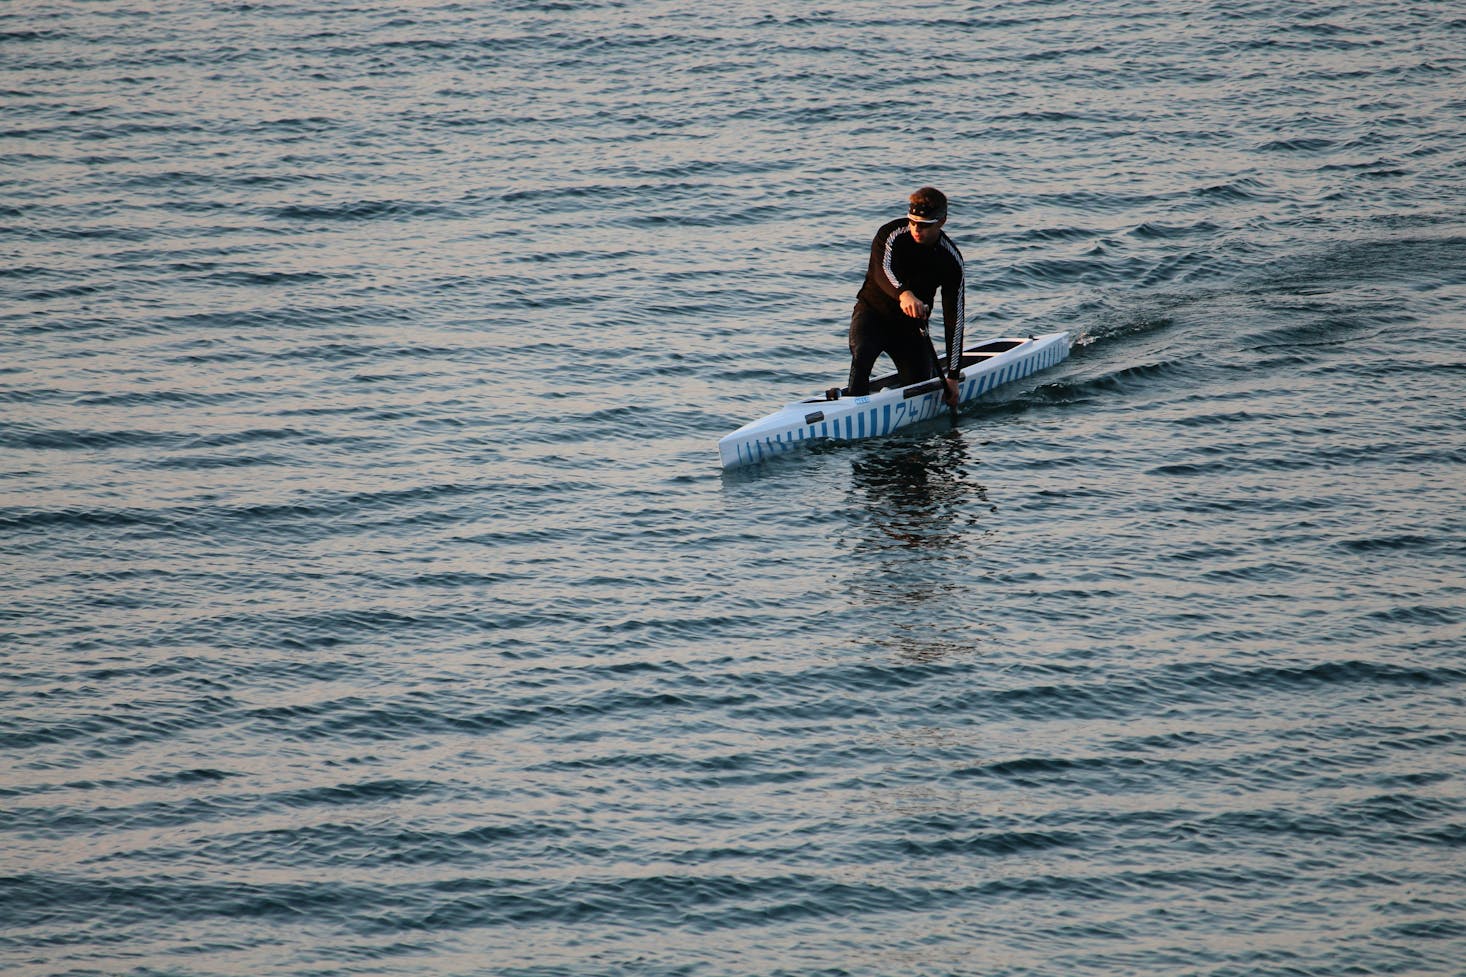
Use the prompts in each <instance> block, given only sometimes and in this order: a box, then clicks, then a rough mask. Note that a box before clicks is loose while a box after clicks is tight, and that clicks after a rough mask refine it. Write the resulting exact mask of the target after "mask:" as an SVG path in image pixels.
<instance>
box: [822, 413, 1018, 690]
mask: <svg viewBox="0 0 1466 977" xmlns="http://www.w3.org/2000/svg"><path fill="white" fill-rule="evenodd" d="M975 466H976V460H975V459H973V458H972V457H971V454H970V452H969V450H968V445H967V442H966V440H965V439H964V438H963V437H962V434H961V432H960V431H957V430H952V431H946V432H941V433H939V434H933V435H931V436H930V437H926V438H922V439H921V441H919V442H915V443H911V444H905V445H883V446H881V447H880V448H879V449H877V450H874V451H871V452H868V453H865V454H863V455H862V457H860V458H858V459H857V460H856V461H855V462H854V463H853V464H852V475H853V478H852V481H851V493H850V494H851V502H852V503H853V504H852V505H851V507H850V511H851V514H852V515H851V518H852V520H853V521H854V524H855V527H856V528H857V531H856V532H854V533H852V534H851V535H850V536H849V537H848V538H847V539H846V543H847V545H848V548H849V552H848V553H846V554H845V558H844V562H845V563H846V565H847V566H848V567H849V568H850V569H851V570H852V571H853V572H852V573H851V574H850V578H849V581H848V589H849V592H850V594H851V597H852V598H853V599H854V600H855V601H856V602H857V605H856V606H858V607H860V608H861V610H862V616H868V615H874V616H875V617H877V618H884V619H885V621H886V622H887V623H886V626H883V627H881V628H880V633H881V635H882V636H881V637H876V635H875V634H871V633H867V634H866V635H864V636H863V637H862V638H860V639H858V640H859V642H860V643H863V644H867V645H868V644H869V643H870V642H871V641H872V640H874V642H875V643H876V644H878V645H882V646H886V647H889V648H891V649H892V650H893V651H894V652H895V654H896V655H897V657H899V658H901V659H905V660H907V661H915V662H930V661H935V660H938V659H943V658H947V657H949V656H951V655H953V654H957V653H966V652H970V651H971V650H972V646H973V641H974V638H973V635H972V632H971V630H970V625H971V622H972V621H973V619H974V617H976V616H977V615H975V614H974V613H973V609H972V608H970V607H968V606H965V605H967V604H969V603H970V598H971V596H972V589H971V584H972V578H973V575H974V574H975V573H979V574H980V572H981V569H980V559H981V554H980V547H981V541H982V539H983V538H984V537H985V536H986V535H987V531H986V530H985V529H984V527H983V526H982V519H983V517H984V516H987V515H989V514H991V513H992V512H994V511H996V510H995V507H994V506H993V505H992V503H991V502H989V501H988V494H987V489H986V488H985V487H984V486H982V485H981V484H979V483H978V482H977V480H976V479H974V478H973V477H972V472H973V468H974V467H975Z"/></svg>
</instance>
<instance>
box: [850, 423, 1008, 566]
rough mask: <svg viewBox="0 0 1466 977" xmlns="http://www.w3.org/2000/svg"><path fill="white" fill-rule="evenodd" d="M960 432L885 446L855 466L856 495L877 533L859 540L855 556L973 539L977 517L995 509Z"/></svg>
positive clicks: (854, 487) (860, 506)
mask: <svg viewBox="0 0 1466 977" xmlns="http://www.w3.org/2000/svg"><path fill="white" fill-rule="evenodd" d="M973 465H974V462H973V460H972V458H971V457H970V455H969V452H968V450H967V442H966V441H965V440H964V439H963V437H962V435H961V433H960V432H958V431H955V430H954V431H944V432H942V433H940V434H936V435H933V436H932V437H929V438H923V439H922V440H921V441H919V442H915V443H912V444H908V445H901V446H899V447H895V446H893V447H892V449H890V450H881V451H877V452H873V453H871V454H869V455H866V456H865V457H863V458H859V459H857V460H856V461H855V463H854V464H853V466H852V468H853V474H854V479H853V480H852V486H851V487H852V494H853V495H854V496H855V499H854V501H855V502H856V503H857V506H858V508H859V509H861V510H864V512H865V513H866V515H868V516H869V525H870V527H871V528H872V529H874V530H876V531H878V532H879V533H880V534H881V535H882V536H884V537H885V538H884V539H882V538H880V537H878V536H876V535H875V534H874V533H872V534H870V538H868V539H866V540H864V541H863V542H862V541H861V540H859V539H858V538H857V539H856V541H855V547H854V549H855V552H854V553H852V554H851V556H852V557H856V558H858V557H860V556H861V554H862V552H864V553H866V555H869V551H870V550H871V549H875V550H881V549H887V548H890V547H892V546H902V547H932V548H943V547H951V546H956V545H957V544H959V543H961V542H963V541H964V540H970V537H971V535H972V533H974V532H976V531H978V519H979V516H980V515H982V514H984V513H988V512H991V511H993V507H992V505H991V504H990V503H989V502H988V497H987V489H986V488H984V487H983V486H982V485H980V484H978V483H977V481H976V480H975V479H973V477H972V471H971V469H972V467H973Z"/></svg>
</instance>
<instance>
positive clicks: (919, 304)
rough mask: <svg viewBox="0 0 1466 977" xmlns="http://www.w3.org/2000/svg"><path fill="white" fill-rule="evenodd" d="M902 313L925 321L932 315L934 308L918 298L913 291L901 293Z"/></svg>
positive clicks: (908, 290)
mask: <svg viewBox="0 0 1466 977" xmlns="http://www.w3.org/2000/svg"><path fill="white" fill-rule="evenodd" d="M901 311H902V312H904V313H906V314H907V315H909V316H911V318H913V319H925V318H926V317H927V316H929V315H931V314H932V307H931V306H929V305H927V304H926V303H925V302H923V301H922V300H921V299H919V298H917V297H916V293H915V292H913V291H912V290H911V289H909V288H908V289H907V290H906V291H904V292H902V293H901Z"/></svg>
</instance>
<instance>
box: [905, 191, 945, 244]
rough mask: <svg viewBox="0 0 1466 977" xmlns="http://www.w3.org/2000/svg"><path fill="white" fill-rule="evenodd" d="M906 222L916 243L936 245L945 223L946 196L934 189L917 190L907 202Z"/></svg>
mask: <svg viewBox="0 0 1466 977" xmlns="http://www.w3.org/2000/svg"><path fill="white" fill-rule="evenodd" d="M906 222H907V225H908V226H909V227H910V228H911V236H912V237H914V238H916V240H917V242H918V243H921V244H935V243H937V240H938V239H939V238H940V237H941V236H942V225H943V224H945V223H947V197H946V195H945V194H943V193H942V191H940V190H938V189H937V188H936V187H922V188H921V189H920V190H917V191H916V192H915V193H913V194H912V195H911V197H910V198H909V199H908V201H907V206H906Z"/></svg>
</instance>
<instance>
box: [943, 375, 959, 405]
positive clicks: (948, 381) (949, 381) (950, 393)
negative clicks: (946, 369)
mask: <svg viewBox="0 0 1466 977" xmlns="http://www.w3.org/2000/svg"><path fill="white" fill-rule="evenodd" d="M942 383H943V385H944V386H946V388H947V389H946V391H945V392H944V393H943V394H942V402H943V403H945V404H946V405H947V406H948V407H956V406H957V378H956V377H946V378H944V379H943V381H942Z"/></svg>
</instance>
